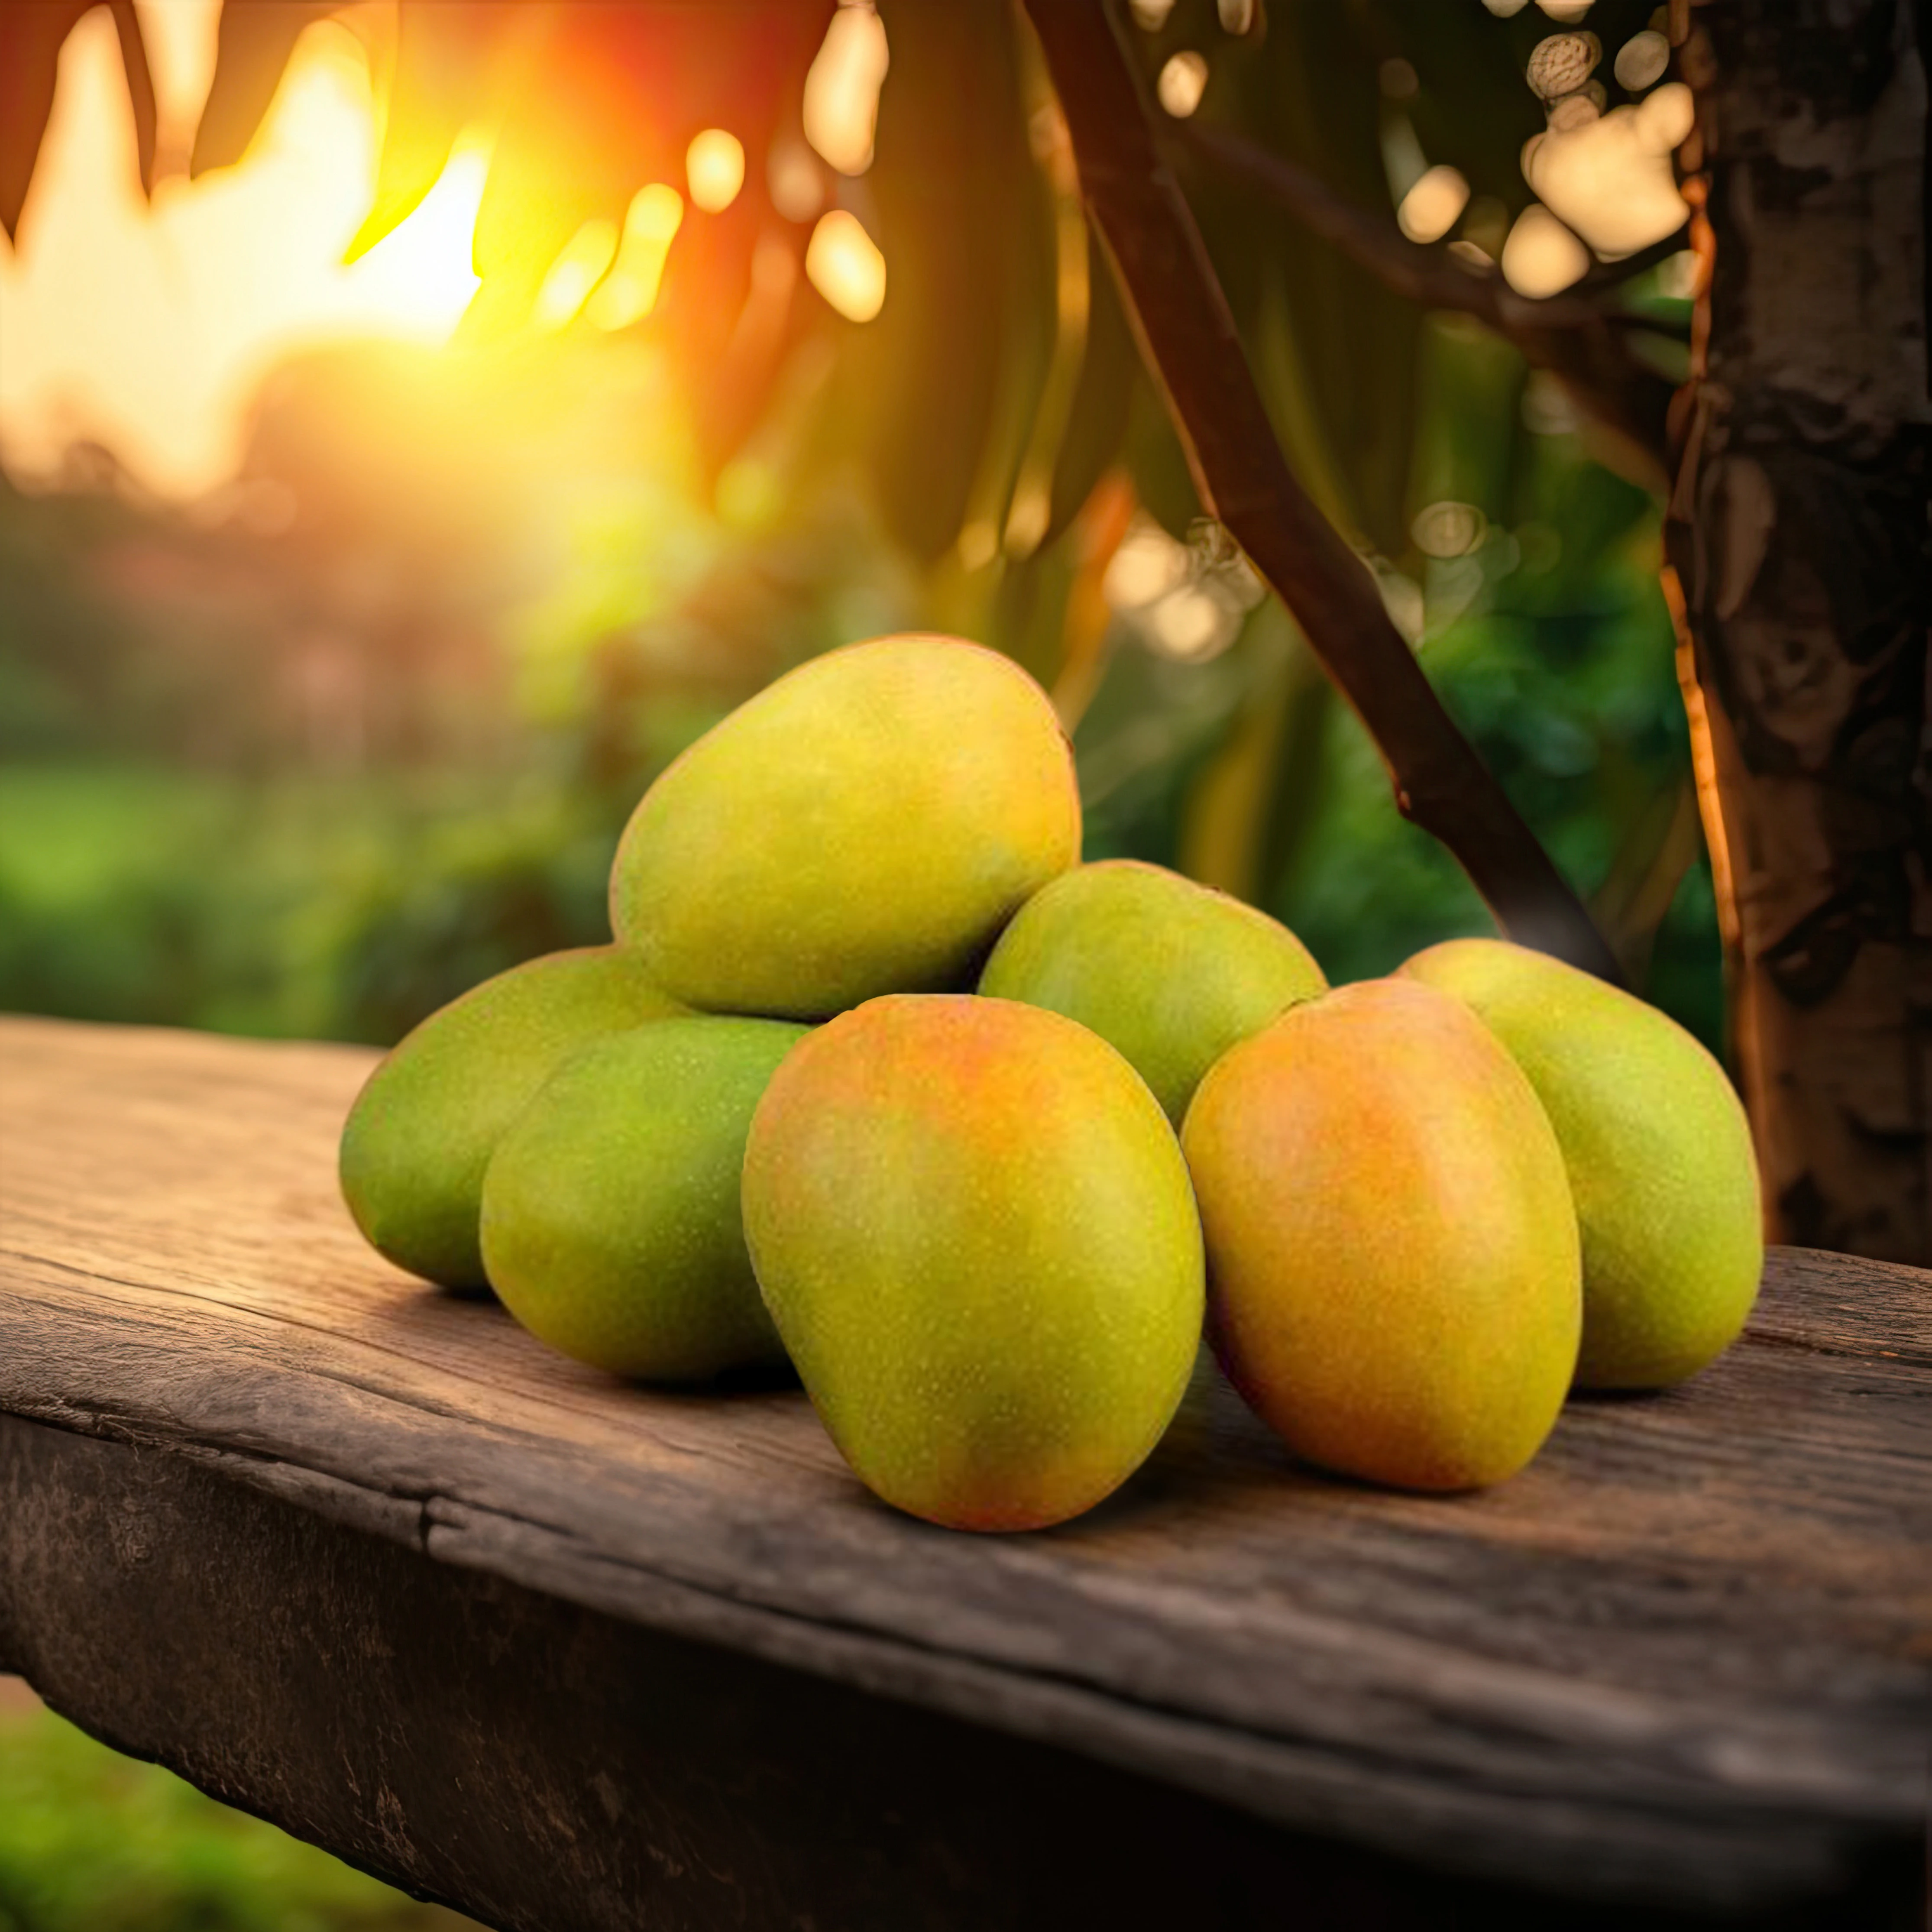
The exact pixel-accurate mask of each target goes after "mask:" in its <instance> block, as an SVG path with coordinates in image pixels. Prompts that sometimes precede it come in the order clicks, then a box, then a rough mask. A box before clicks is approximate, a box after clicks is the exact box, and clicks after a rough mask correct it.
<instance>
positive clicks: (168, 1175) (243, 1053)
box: [0, 1022, 1932, 1911]
mask: <svg viewBox="0 0 1932 1932" xmlns="http://www.w3.org/2000/svg"><path fill="white" fill-rule="evenodd" d="M371 1058H372V1057H371V1055H368V1054H367V1053H365V1052H359V1051H357V1050H354V1049H341V1048H324V1047H299V1046H264V1045H260V1044H254V1043H239V1042H234V1041H225V1040H212V1039H208V1038H205V1037H195V1036H190V1035H184V1034H166V1033H159V1032H145V1031H133V1030H110V1029H97V1028H78V1027H72V1026H65V1025H58V1024H56V1023H53V1022H6V1023H5V1025H4V1026H0V1069H3V1070H4V1071H0V1100H4V1106H5V1112H4V1115H0V1289H4V1290H5V1292H4V1293H3V1294H0V1410H5V1411H8V1412H12V1413H13V1414H14V1415H18V1416H21V1417H24V1418H29V1419H31V1420H32V1421H37V1422H39V1423H42V1424H52V1425H54V1426H55V1427H58V1428H60V1429H63V1430H69V1431H75V1432H80V1433H85V1434H92V1435H95V1436H104V1437H108V1438H110V1439H114V1440H115V1441H117V1442H121V1443H124V1444H126V1445H132V1446H133V1447H135V1448H139V1449H141V1450H142V1451H148V1450H158V1451H165V1452H166V1453H167V1454H169V1455H171V1456H175V1457H181V1458H183V1459H184V1460H185V1461H186V1462H187V1463H190V1464H193V1465H196V1466H199V1467H200V1468H201V1469H204V1470H205V1471H208V1472H214V1473H217V1474H219V1475H223V1476H226V1477H229V1478H234V1479H236V1480H237V1481H240V1482H242V1483H243V1484H247V1485H249V1486H251V1487H253V1488H254V1489H256V1490H260V1491H263V1492H266V1493H268V1494H269V1495H270V1496H275V1497H278V1498H281V1499H283V1500H284V1502H289V1503H292V1504H293V1505H297V1506H299V1508H300V1509H301V1510H302V1511H305V1512H307V1513H308V1514H311V1515H313V1516H314V1517H319V1518H320V1519H323V1520H326V1521H328V1522H330V1523H334V1524H337V1525H341V1526H349V1527H351V1528H353V1529H357V1530H360V1531H364V1532H374V1533H375V1534H376V1535H378V1536H380V1537H381V1538H386V1539H388V1540H389V1541H392V1542H393V1543H396V1544H401V1545H403V1546H404V1547H406V1548H408V1549H410V1550H416V1551H418V1552H420V1553H425V1554H427V1555H428V1556H430V1557H431V1558H433V1559H439V1560H440V1561H442V1562H448V1563H452V1564H456V1565H465V1566H468V1567H469V1568H473V1569H475V1570H478V1571H485V1572H488V1573H490V1574H493V1575H494V1576H495V1577H498V1578H499V1579H502V1580H506V1581H508V1582H509V1583H514V1584H517V1585H519V1586H523V1587H525V1588H526V1589H530V1590H532V1591H534V1592H538V1593H540V1594H541V1595H544V1596H545V1597H547V1598H553V1599H556V1600H560V1601H564V1602H567V1603H569V1604H574V1605H576V1606H578V1607H581V1608H583V1609H586V1610H590V1611H593V1612H596V1613H601V1614H603V1615H604V1616H608V1617H610V1618H612V1619H617V1620H619V1621H621V1622H625V1623H628V1624H631V1625H642V1626H646V1627H649V1628H651V1629H652V1630H653V1631H656V1632H658V1633H659V1634H664V1635H667V1636H671V1637H679V1638H684V1639H691V1638H695V1639H697V1640H701V1641H703V1642H705V1643H710V1644H713V1645H721V1646H727V1647H728V1648H730V1649H733V1650H735V1651H737V1652H742V1653H745V1654H748V1655H751V1656H753V1657H755V1658H759V1659H760V1660H762V1661H764V1662H765V1663H767V1664H776V1665H779V1666H782V1667H790V1668H793V1669H794V1670H804V1671H806V1672H809V1673H814V1674H816V1675H817V1676H821V1677H825V1678H829V1679H835V1680H837V1681H838V1682H841V1683H844V1684H846V1685H852V1686H855V1687H856V1688H859V1689H861V1690H863V1691H868V1692H876V1693H881V1694H885V1695H886V1696H888V1697H892V1698H895V1699H898V1700H904V1701H906V1702H907V1703H912V1704H914V1705H916V1706H922V1707H924V1708H925V1709H927V1710H928V1711H930V1712H940V1713H945V1714H949V1715H952V1716H954V1717H957V1718H963V1719H965V1720H966V1721H969V1722H970V1723H971V1724H974V1725H975V1726H977V1727H983V1728H986V1729H989V1730H995V1731H1001V1732H1005V1733H1010V1734H1013V1735H1014V1736H1019V1737H1022V1738H1025V1739H1034V1740H1043V1741H1048V1742H1052V1743H1053V1744H1055V1745H1058V1746H1061V1747H1063V1748H1067V1749H1069V1750H1071V1751H1074V1752H1076V1753H1079V1754H1085V1755H1086V1756H1088V1757H1091V1758H1094V1759H1098V1760H1103V1761H1106V1762H1107V1763H1112V1764H1113V1765H1115V1766H1119V1767H1123V1768H1125V1769H1129V1770H1130V1771H1133V1772H1139V1773H1141V1774H1143V1775H1146V1776H1148V1777H1151V1778H1156V1779H1158V1780H1160V1781H1164V1782H1166V1783H1167V1784H1169V1785H1172V1786H1174V1787H1179V1788H1181V1789H1183V1790H1187V1791H1190V1792H1192V1793H1195V1794H1197V1795H1198V1796H1202V1797H1205V1798H1206V1799H1211V1800H1213V1801H1215V1802H1217V1803H1219V1804H1220V1805H1222V1806H1223V1807H1228V1808H1235V1809H1236V1810H1238V1811H1244V1812H1246V1813H1248V1814H1253V1815H1254V1816H1256V1817H1258V1818H1259V1819H1262V1820H1268V1821H1272V1822H1273V1823H1275V1824H1277V1825H1279V1826H1286V1827H1289V1828H1292V1829H1295V1830H1296V1831H1298V1832H1304V1833H1310V1834H1315V1835H1321V1836H1325V1837H1330V1838H1336V1839H1338V1840H1343V1841H1354V1842H1356V1843H1361V1844H1364V1845H1368V1846H1380V1847H1387V1848H1390V1849H1394V1850H1397V1851H1399V1852H1401V1853H1403V1854H1404V1855H1406V1856H1408V1857H1409V1858H1418V1859H1421V1860H1422V1861H1424V1862H1426V1863H1429V1864H1435V1865H1437V1866H1439V1867H1441V1868H1442V1869H1444V1870H1462V1871H1467V1872H1474V1873H1496V1874H1503V1875H1508V1876H1512V1877H1514V1878H1517V1879H1523V1880H1526V1881H1528V1882H1532V1883H1536V1884H1541V1885H1546V1886H1548V1887H1550V1888H1553V1889H1555V1890H1557V1891H1561V1892H1563V1893H1565V1894H1568V1895H1571V1896H1576V1897H1589V1896H1594V1897H1601V1898H1605V1899H1613V1900H1615V1899H1623V1900H1654V1901H1659V1902H1670V1903H1676V1904H1678V1905H1680V1906H1686V1907H1697V1908H1709V1909H1751V1910H1756V1911H1764V1910H1769V1909H1772V1908H1775V1907H1778V1906H1783V1905H1785V1904H1787V1903H1802V1901H1804V1900H1826V1899H1829V1898H1830V1897H1832V1896H1834V1895H1843V1894H1845V1893H1846V1889H1847V1888H1849V1887H1851V1886H1852V1885H1856V1884H1858V1883H1860V1882H1863V1878H1864V1875H1866V1874H1868V1873H1869V1872H1870V1870H1873V1869H1876V1866H1877V1864H1880V1863H1883V1862H1885V1861H1888V1860H1894V1859H1896V1858H1898V1857H1899V1856H1900V1855H1901V1852H1902V1849H1904V1848H1909V1847H1910V1846H1912V1845H1914V1844H1915V1843H1920V1842H1921V1833H1922V1831H1923V1824H1924V1803H1925V1788H1924V1780H1925V1749H1926V1743H1927V1737H1928V1736H1932V1277H1928V1276H1927V1275H1925V1274H1920V1273H1918V1272H1916V1271H1910V1270H1905V1269H1899V1268H1885V1267H1882V1266H1880V1265H1875V1264H1870V1263H1863V1262H1849V1261H1844V1260H1841V1259H1837V1258H1834V1257H1829V1256H1821V1255H1814V1254H1807V1253H1799V1252H1795V1251H1786V1252H1784V1253H1779V1254H1778V1255H1776V1256H1775V1257H1774V1259H1773V1263H1772V1268H1771V1270H1770V1271H1769V1276H1768V1278H1767V1281H1766V1288H1765V1292H1764V1296H1763V1301H1762V1304H1761V1306H1760V1312H1759V1313H1758V1315H1757V1318H1756V1319H1755V1320H1754V1324H1753V1326H1752V1328H1751V1331H1750V1333H1749V1334H1748V1335H1747V1337H1746V1338H1745V1341H1744V1342H1743V1343H1742V1344H1741V1345H1740V1346H1739V1347H1738V1348H1737V1349H1735V1350H1734V1351H1733V1352H1732V1353H1731V1355H1729V1356H1728V1357H1727V1358H1725V1360H1724V1361H1723V1362H1721V1364H1718V1366H1717V1367H1715V1368H1714V1369H1713V1370H1711V1371H1709V1372H1708V1373H1706V1375H1704V1376H1701V1377H1700V1378H1698V1379H1697V1380H1696V1381H1695V1382H1693V1383H1692V1384H1691V1385H1689V1386H1688V1387H1687V1388H1685V1389H1683V1390H1681V1391H1675V1392H1673V1393H1671V1394H1667V1395H1663V1396H1658V1397H1647V1398H1643V1399H1641V1400H1629V1399H1625V1400H1600V1401H1592V1402H1588V1403H1579V1404H1577V1405H1575V1406H1573V1408H1572V1409H1571V1411H1570V1412H1568V1414H1567V1415H1566V1416H1565V1419H1564V1421H1563V1422H1562V1424H1561V1425H1560V1426H1559V1430H1558V1432H1557V1434H1556V1437H1555V1438H1554V1439H1553V1442H1552V1443H1551V1445H1550V1447H1549V1448H1548V1449H1547V1451H1545V1453H1544V1455H1543V1456H1542V1457H1541V1458H1540V1459H1539V1460H1538V1462H1537V1463H1535V1465H1534V1466H1532V1468H1531V1469H1529V1471H1528V1472H1526V1473H1525V1475H1523V1476H1522V1477H1520V1478H1518V1479H1517V1480H1516V1481H1514V1482H1512V1483H1511V1484H1506V1485H1505V1486H1504V1487H1502V1488H1501V1489H1499V1490H1496V1491H1493V1492H1491V1493H1487V1494H1484V1495H1481V1496H1472V1497H1466V1498H1458V1499H1428V1498H1410V1497H1403V1496H1391V1495H1385V1494H1381V1493H1374V1492H1372V1491H1370V1490H1366V1489H1361V1488H1358V1487H1352V1486H1350V1485H1348V1484H1340V1483H1336V1482H1331V1481H1326V1480H1325V1479H1323V1478H1319V1477H1318V1476H1316V1475H1312V1474H1310V1473H1308V1472H1304V1471H1302V1470H1300V1469H1297V1468H1295V1466H1293V1465H1292V1463H1289V1460H1287V1458H1286V1457H1285V1455H1284V1454H1282V1453H1280V1451H1278V1450H1277V1448H1276V1447H1275V1445H1274V1443H1273V1442H1272V1439H1270V1438H1269V1437H1268V1436H1266V1435H1265V1433H1264V1432H1262V1430H1260V1429H1259V1427H1258V1426H1257V1425H1256V1424H1253V1422H1252V1421H1250V1419H1249V1418H1247V1415H1246V1414H1245V1412H1244V1411H1243V1410H1242V1409H1241V1407H1240V1406H1239V1404H1238V1403H1237V1402H1235V1400H1234V1398H1233V1397H1232V1395H1231V1394H1229V1392H1228V1391H1226V1388H1224V1387H1223V1386H1222V1385H1220V1383H1219V1382H1218V1381H1217V1379H1215V1378H1214V1376H1212V1375H1211V1373H1208V1372H1206V1371H1205V1370H1204V1372H1203V1373H1202V1376H1201V1377H1200V1378H1199V1380H1198V1382H1197V1385H1196V1389H1195V1390H1194V1391H1193V1394H1191V1395H1190V1399H1189V1401H1188V1403H1187V1405H1186V1406H1185V1407H1184V1411H1183V1413H1182V1415H1181V1418H1180V1419H1179V1421H1178V1424H1177V1425H1176V1427H1175V1430H1174V1431H1173V1432H1172V1435H1171V1436H1170V1439H1169V1442H1167V1443H1166V1445H1164V1446H1163V1449H1162V1451H1160V1453H1159V1454H1158V1455H1157V1457H1156V1458H1155V1460H1154V1462H1153V1463H1151V1464H1150V1465H1149V1466H1148V1469H1146V1470H1145V1471H1144V1472H1142V1475H1141V1476H1140V1477H1139V1478H1137V1479H1136V1481H1134V1482H1133V1484H1130V1486H1129V1487H1128V1488H1127V1490H1126V1491H1125V1492H1124V1493H1122V1495H1121V1496H1119V1497H1118V1498H1117V1499H1115V1500H1114V1501H1113V1502H1111V1503H1109V1505H1106V1506H1104V1507H1103V1508H1102V1509H1100V1510H1099V1511H1096V1512H1094V1514H1091V1515H1090V1516H1089V1517H1086V1518H1084V1519H1083V1520H1081V1521H1080V1522H1079V1523H1075V1524H1073V1525H1070V1526H1067V1527H1066V1528H1064V1529H1061V1530H1058V1531H1055V1532H1049V1533H1046V1534H1044V1535H1034V1536H1029V1537H1025V1538H1010V1539H983V1538H970V1537H965V1536H959V1535H952V1534H950V1533H948V1532H944V1531H941V1530H938V1529H931V1528H929V1527H927V1526H923V1525H921V1524H919V1523H913V1522H911V1521H909V1520H907V1519H904V1518H903V1517H898V1516H897V1515H895V1514H893V1513H892V1512H891V1511H888V1510H886V1508H883V1506H882V1505H878V1504H877V1503H875V1502H873V1501H872V1500H871V1499H870V1498H868V1496H866V1495H865V1493H864V1492H863V1491H862V1490H861V1489H859V1487H858V1486H857V1484H856V1483H855V1482H854V1481H853V1479H852V1478H850V1476H849V1475H847V1472H845V1471H844V1468H843V1466H842V1465H841V1463H839V1461H838V1458H837V1457H836V1455H835V1452H834V1451H832V1448H831V1446H830V1445H829V1442H827V1440H826V1438H825V1437H824V1436H823V1433H822V1432H821V1431H820V1429H819V1427H818V1426H817V1422H816V1421H815V1419H814V1418H813V1416H812V1415H811V1410H810V1409H809V1407H808V1405H807V1404H806V1403H805V1400H804V1399H803V1397H802V1396H801V1395H799V1394H798V1393H796V1391H766V1392H761V1393H746V1394H733V1395H729V1396H706V1397H700V1396H691V1395H669V1394H661V1393H658V1392H652V1391H643V1390H639V1389H634V1388H626V1387H624V1386H622V1385H617V1384H614V1383H613V1382H610V1381H609V1380H608V1379H606V1378H604V1377H602V1376H598V1375H596V1374H595V1373H592V1372H591V1371H589V1370H582V1369H580V1368H578V1367H575V1366H574V1365H573V1364H569V1363H568V1362H565V1361H562V1360H561V1359H560V1358H556V1357H554V1356H552V1355H548V1354H547V1353H546V1352H544V1351H543V1350H542V1349H540V1348H539V1347H538V1346H537V1345H536V1344H535V1343H533V1342H532V1341H531V1340H529V1338H528V1337H525V1336H524V1335H523V1334H521V1333H520V1331H517V1329H516V1328H514V1325H512V1324H511V1322H509V1321H508V1319H507V1317H505V1316H504V1315H502V1313H501V1312H500V1311H499V1310H497V1309H496V1308H495V1307H493V1305H490V1304H487V1303H477V1302H468V1301H459V1300H457V1299H455V1298H451V1297H449V1296H446V1295H441V1294H439V1293H437V1292H434V1291H431V1290H429V1289H426V1288H425V1287H424V1286H422V1285H421V1284H420V1283H414V1282H412V1281H410V1280H408V1279H407V1278H406V1277H403V1276H401V1275H400V1274H397V1273H396V1272H395V1271H393V1270H392V1269H390V1268H388V1267H387V1266H386V1265H385V1264H384V1263H383V1262H381V1261H380V1260H379V1259H377V1257H376V1256H374V1255H373V1254H371V1253H369V1252H368V1250H366V1249H365V1248H364V1247H362V1244H361V1243H360V1242H359V1240H358V1238H356V1235H355V1233H354V1231H353V1229H352V1228H351V1226H350V1223H349V1222H348V1220H347V1215H346V1214H345V1213H344V1211H343V1210H342V1208H341V1206H340V1205H339V1203H338V1200H337V1199H336V1196H335V1184H334V1148H335V1136H336V1134H337V1132H338V1129H339V1127H340V1124H341V1118H342V1116H343V1114H344V1111H345V1110H346V1109H347V1105H348V1103H349V1101H350V1098H351V1097H352V1096H353V1093H354V1091H355V1089H356V1086H357V1085H358V1083H359V1081H360V1080H361V1079H362V1077H363V1076H364V1074H365V1073H366V1071H367V1070H368V1067H369V1065H370V1064H371ZM4 1661H5V1660H4V1659H0V1662H4Z"/></svg>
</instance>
